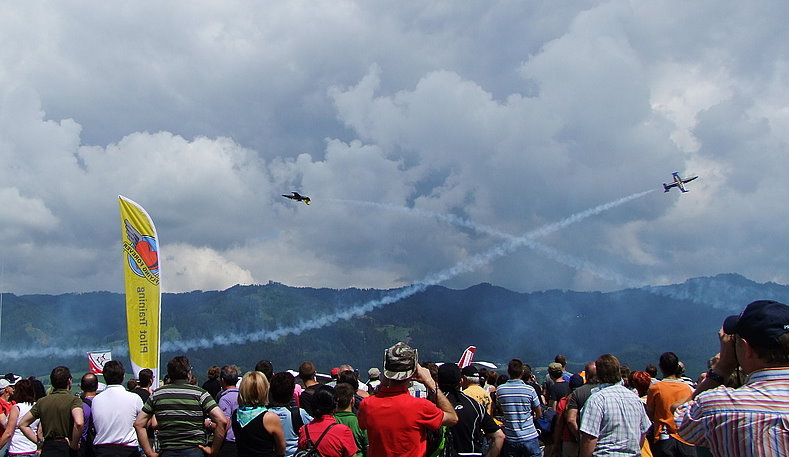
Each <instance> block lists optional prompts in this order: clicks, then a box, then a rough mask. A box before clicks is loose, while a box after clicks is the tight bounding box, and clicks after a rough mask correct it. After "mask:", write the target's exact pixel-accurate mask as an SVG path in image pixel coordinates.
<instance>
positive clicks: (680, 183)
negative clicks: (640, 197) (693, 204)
mask: <svg viewBox="0 0 789 457" xmlns="http://www.w3.org/2000/svg"><path fill="white" fill-rule="evenodd" d="M671 176H672V177H674V182H672V183H671V184H666V183H663V189H664V192H668V191H669V190H671V188H672V187H676V188H677V189H679V190H680V192H687V191H688V189H685V183H689V182H691V181H693V180H694V179H696V178H698V176H694V177H692V178H685V179H682V177H680V176H679V172H678V171H677V172H674V173H672V174H671Z"/></svg>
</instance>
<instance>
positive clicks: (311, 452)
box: [293, 422, 337, 457]
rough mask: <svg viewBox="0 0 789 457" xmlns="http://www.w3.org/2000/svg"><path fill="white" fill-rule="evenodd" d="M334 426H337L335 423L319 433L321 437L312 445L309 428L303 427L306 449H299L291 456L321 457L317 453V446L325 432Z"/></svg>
mask: <svg viewBox="0 0 789 457" xmlns="http://www.w3.org/2000/svg"><path fill="white" fill-rule="evenodd" d="M335 425H337V422H335V423H333V424H331V425H329V426H328V427H326V430H324V431H323V433H321V436H320V437H318V441H316V442H315V443H313V442H312V439H311V438H310V428H309V427H304V434H305V435H307V448H306V449H299V450H298V451H296V453H295V454H293V457H321V453H320V452H318V445H319V444H320V443H321V440H322V439H323V437H324V436H326V432H328V431H329V429H330V428H332V427H334V426H335Z"/></svg>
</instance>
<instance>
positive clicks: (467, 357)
mask: <svg viewBox="0 0 789 457" xmlns="http://www.w3.org/2000/svg"><path fill="white" fill-rule="evenodd" d="M475 352H477V347H476V346H469V347H467V348H466V350H465V351H463V355H461V356H460V360H459V361H458V366H459V367H460V368H465V367H467V366H469V365H471V361H472V360H474V353H475Z"/></svg>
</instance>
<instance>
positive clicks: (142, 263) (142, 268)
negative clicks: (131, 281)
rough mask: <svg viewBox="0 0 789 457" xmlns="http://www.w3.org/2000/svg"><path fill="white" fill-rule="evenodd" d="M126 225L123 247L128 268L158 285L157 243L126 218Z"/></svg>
mask: <svg viewBox="0 0 789 457" xmlns="http://www.w3.org/2000/svg"><path fill="white" fill-rule="evenodd" d="M123 222H124V224H125V226H126V242H124V243H123V249H124V251H126V253H127V254H128V262H129V268H131V271H132V272H134V274H135V275H137V276H139V277H141V278H145V279H147V280H148V281H150V282H151V284H154V285H157V286H158V285H159V244H158V243H157V242H156V238H154V237H153V236H151V235H143V234H141V233H140V231H139V230H137V229H136V228H135V227H134V226H133V225H132V224H131V222H129V220H128V219H124V221H123Z"/></svg>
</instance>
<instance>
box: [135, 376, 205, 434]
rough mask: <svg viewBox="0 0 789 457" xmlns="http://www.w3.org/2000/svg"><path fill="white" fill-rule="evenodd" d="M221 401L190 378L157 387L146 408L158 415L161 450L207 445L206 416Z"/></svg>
mask: <svg viewBox="0 0 789 457" xmlns="http://www.w3.org/2000/svg"><path fill="white" fill-rule="evenodd" d="M216 407H217V404H216V402H215V401H214V399H213V398H212V397H211V394H209V393H208V392H206V391H205V390H204V389H202V388H200V387H198V386H194V385H191V384H189V383H187V382H186V380H177V381H173V383H172V384H167V385H166V386H164V387H160V388H159V389H156V390H155V391H154V392H153V393H152V394H151V396H150V397H149V398H148V401H147V402H145V405H143V407H142V410H143V411H144V412H145V413H147V414H154V415H156V421H157V422H158V424H159V426H158V430H159V444H160V447H161V449H170V450H175V449H186V448H193V447H197V446H198V445H201V444H205V426H204V419H205V417H206V416H208V413H209V411H211V410H212V409H214V408H216Z"/></svg>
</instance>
